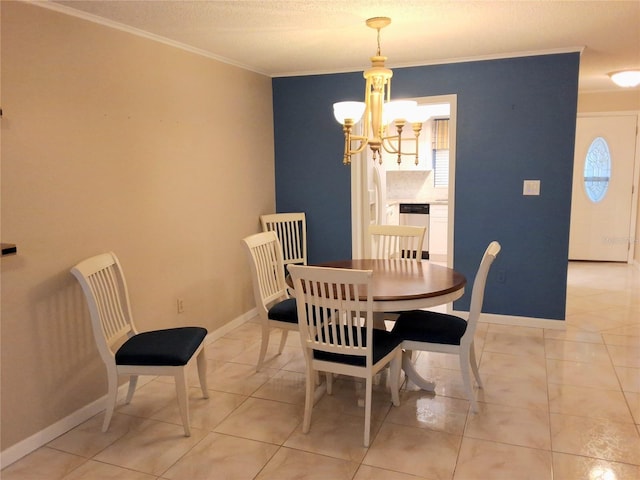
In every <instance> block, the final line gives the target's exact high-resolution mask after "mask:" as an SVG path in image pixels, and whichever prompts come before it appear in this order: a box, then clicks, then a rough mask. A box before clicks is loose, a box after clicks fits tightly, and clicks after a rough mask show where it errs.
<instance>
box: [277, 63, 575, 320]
mask: <svg viewBox="0 0 640 480" xmlns="http://www.w3.org/2000/svg"><path fill="white" fill-rule="evenodd" d="M578 69H579V54H578V53H567V54H556V55H541V56H530V57H521V58H511V59H502V60H488V61H477V62H464V63H455V64H446V65H434V66H425V67H411V68H399V69H393V72H394V76H393V80H392V96H393V98H395V99H399V98H407V97H409V98H410V97H426V96H433V95H445V94H456V95H457V143H456V148H457V152H456V166H455V169H456V185H455V225H454V230H455V238H454V268H455V269H456V270H459V271H460V272H462V273H463V274H464V275H466V276H467V279H468V280H469V284H470V285H469V288H468V289H467V293H466V294H465V296H464V297H463V298H461V299H460V300H459V301H458V302H456V305H455V307H456V309H460V310H467V309H468V308H469V301H470V293H471V282H472V281H473V278H474V275H475V272H476V269H477V267H478V264H479V261H480V258H481V256H482V253H483V252H484V249H485V248H486V246H487V244H488V243H489V242H490V241H491V240H498V241H499V242H500V243H501V245H502V252H501V253H500V255H499V256H498V259H497V260H496V262H495V263H494V266H493V267H492V270H491V272H490V274H489V279H488V283H487V289H486V295H485V303H484V309H483V311H485V312H487V313H495V314H503V315H514V316H523V317H536V318H545V319H558V320H561V319H564V315H565V303H566V298H565V297H566V281H567V258H568V249H569V219H570V211H571V186H572V176H573V153H574V137H575V126H576V113H577V95H578ZM362 98H364V79H363V77H362V73H361V72H357V73H348V74H333V75H315V76H305V77H287V78H275V79H274V80H273V102H274V103H273V109H274V130H275V131H274V136H275V162H276V164H275V168H276V204H277V211H279V212H286V211H304V212H306V214H307V224H308V258H309V261H310V263H315V262H322V261H328V260H335V259H338V258H350V256H351V178H350V169H349V168H348V167H345V166H343V165H342V150H343V136H342V131H341V127H340V125H339V124H338V123H337V122H336V121H335V120H334V118H333V111H332V105H333V103H334V102H337V101H341V100H361V99H362ZM535 179H537V180H540V181H541V192H540V196H523V195H522V186H523V181H524V180H535Z"/></svg>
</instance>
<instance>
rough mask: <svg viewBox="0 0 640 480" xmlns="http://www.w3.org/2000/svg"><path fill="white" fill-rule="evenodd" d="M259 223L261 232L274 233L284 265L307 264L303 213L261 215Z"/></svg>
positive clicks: (305, 229) (305, 223) (305, 226)
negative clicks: (278, 242) (280, 249)
mask: <svg viewBox="0 0 640 480" xmlns="http://www.w3.org/2000/svg"><path fill="white" fill-rule="evenodd" d="M260 223H261V224H262V231H263V232H271V231H273V232H276V235H277V236H278V240H279V241H280V246H281V248H282V259H283V262H284V264H285V265H289V264H300V265H306V264H307V221H306V216H305V214H304V213H303V212H294V213H273V214H269V215H262V216H261V217H260Z"/></svg>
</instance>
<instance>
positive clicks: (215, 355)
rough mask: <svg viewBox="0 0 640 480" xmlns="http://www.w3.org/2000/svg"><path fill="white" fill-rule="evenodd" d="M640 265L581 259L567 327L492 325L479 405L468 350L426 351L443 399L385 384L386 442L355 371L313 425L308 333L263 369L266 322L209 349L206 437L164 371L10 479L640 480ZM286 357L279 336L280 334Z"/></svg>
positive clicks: (485, 343)
mask: <svg viewBox="0 0 640 480" xmlns="http://www.w3.org/2000/svg"><path fill="white" fill-rule="evenodd" d="M639 292H640V271H639V270H638V269H637V268H634V267H631V266H628V265H624V264H589V263H571V264H570V267H569V287H568V300H567V322H566V329H564V330H556V329H542V328H532V327H513V326H504V325H497V324H481V325H480V328H479V329H478V334H477V340H476V342H475V343H476V350H477V354H478V358H479V359H480V374H481V375H482V377H483V379H484V382H485V388H484V389H483V390H478V389H476V395H477V399H478V401H479V405H480V412H479V413H478V414H472V413H470V411H469V402H468V401H467V400H466V398H465V395H464V390H463V388H462V381H461V379H460V371H459V367H458V366H457V359H456V358H447V357H446V356H444V355H442V354H425V353H422V354H420V356H419V358H418V360H417V362H418V370H419V371H420V373H421V374H423V375H428V376H430V377H431V378H432V379H435V380H436V382H437V388H436V394H435V395H434V394H430V393H427V392H422V391H415V390H414V389H411V388H408V389H407V388H405V389H404V390H403V391H402V394H401V406H400V407H392V406H391V403H390V398H389V395H388V393H386V392H385V390H384V387H383V385H378V386H377V387H376V390H375V392H374V399H373V413H372V427H371V429H372V442H371V446H370V447H369V448H364V447H363V446H362V428H363V425H362V420H363V409H362V408H361V407H359V406H358V403H357V397H358V396H359V395H360V393H361V388H360V386H359V385H358V384H356V383H354V382H352V381H351V380H350V379H347V378H341V379H338V380H337V381H336V383H335V387H334V394H333V396H331V397H329V396H325V397H323V398H322V399H321V400H320V402H319V403H318V404H317V405H316V407H315V408H314V411H313V419H312V427H311V432H310V433H309V434H307V435H305V434H303V433H302V431H301V421H302V412H303V405H304V361H303V358H302V354H301V351H300V347H299V345H298V343H297V342H298V341H299V339H298V337H297V335H295V334H290V335H289V337H290V338H289V340H288V342H287V346H286V347H285V351H284V352H283V354H282V355H280V356H278V357H276V358H273V359H272V361H271V362H270V363H269V364H268V365H267V368H265V369H264V370H263V371H262V372H261V373H260V374H256V373H255V370H254V365H255V360H256V358H257V354H258V344H259V335H260V331H259V326H258V324H257V323H255V322H248V323H247V324H245V325H243V326H242V327H239V328H238V329H236V330H235V331H233V332H231V333H229V334H228V335H226V336H225V337H224V338H221V339H219V340H217V341H215V342H213V343H210V344H208V345H207V353H208V361H209V372H208V382H209V388H210V390H211V394H210V398H209V399H208V400H204V399H202V398H201V396H200V393H199V389H198V388H197V380H196V379H197V376H196V375H195V373H194V372H191V373H192V374H191V375H190V378H191V384H192V385H193V388H192V389H191V392H190V396H191V399H190V401H191V403H190V407H191V416H192V418H191V425H192V436H191V437H189V438H185V437H184V436H183V430H182V426H181V423H180V417H179V414H178V410H177V406H176V401H175V393H174V390H173V385H172V383H171V382H170V381H167V379H152V380H151V381H150V382H148V383H146V384H144V385H143V386H141V387H140V388H139V391H138V392H137V393H136V396H135V397H134V399H133V403H132V404H131V405H129V406H120V407H119V408H118V409H117V410H116V414H115V415H114V418H113V421H112V423H111V428H110V430H109V432H108V433H106V434H104V433H102V432H101V431H100V427H101V423H102V414H99V415H97V416H96V417H94V418H91V419H89V420H87V421H86V422H84V423H83V424H82V425H80V426H78V427H76V428H74V429H73V430H71V431H69V432H68V433H66V434H65V435H62V436H61V437H59V438H57V439H55V440H54V441H52V442H50V443H49V444H48V445H46V446H44V447H42V448H40V449H38V450H36V451H35V452H33V453H31V454H30V455H28V456H26V457H25V458H23V459H21V460H19V461H18V462H16V463H14V464H13V465H10V466H9V467H7V468H6V469H5V470H4V471H2V472H1V476H2V479H3V480H20V479H27V480H38V479H46V480H58V479H64V480H96V479H119V480H122V479H124V480H138V479H140V480H180V479H188V480H209V479H225V480H226V479H239V480H240V479H247V480H250V479H257V480H266V479H278V480H284V479H294V478H295V479H311V478H313V479H331V480H334V479H335V480H340V479H345V480H346V479H349V480H382V479H384V480H410V479H412V480H419V479H433V480H436V479H437V480H441V479H448V480H471V479H492V480H493V479H496V480H502V479H505V480H506V479H509V480H520V479H535V480H545V479H548V480H552V479H553V480H581V479H584V480H637V479H638V478H640V434H639V428H640V425H639V423H640V294H639ZM271 343H272V345H271V347H272V348H271V350H270V351H271V353H272V354H273V353H274V352H275V348H276V346H277V341H275V335H274V340H272V342H271Z"/></svg>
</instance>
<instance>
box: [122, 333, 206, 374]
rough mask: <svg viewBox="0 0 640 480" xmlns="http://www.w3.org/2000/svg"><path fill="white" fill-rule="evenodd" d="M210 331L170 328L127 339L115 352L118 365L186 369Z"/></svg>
mask: <svg viewBox="0 0 640 480" xmlns="http://www.w3.org/2000/svg"><path fill="white" fill-rule="evenodd" d="M206 336H207V329H206V328H202V327H180V328H167V329H165V330H152V331H150V332H142V333H139V334H138V335H135V336H133V337H131V338H130V339H128V340H127V341H126V342H125V343H124V344H123V345H122V346H121V347H120V348H119V349H118V351H117V352H116V364H117V365H147V366H179V365H185V364H186V363H187V362H188V361H189V359H190V358H191V357H192V356H193V354H194V352H195V351H196V350H197V349H198V347H199V346H200V344H201V343H202V341H203V340H204V337H206Z"/></svg>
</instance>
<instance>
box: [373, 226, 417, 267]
mask: <svg viewBox="0 0 640 480" xmlns="http://www.w3.org/2000/svg"><path fill="white" fill-rule="evenodd" d="M426 230H427V228H426V227H418V226H411V225H374V224H372V225H369V238H370V240H371V258H377V259H396V258H416V259H421V258H422V246H423V244H424V237H425V233H426Z"/></svg>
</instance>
